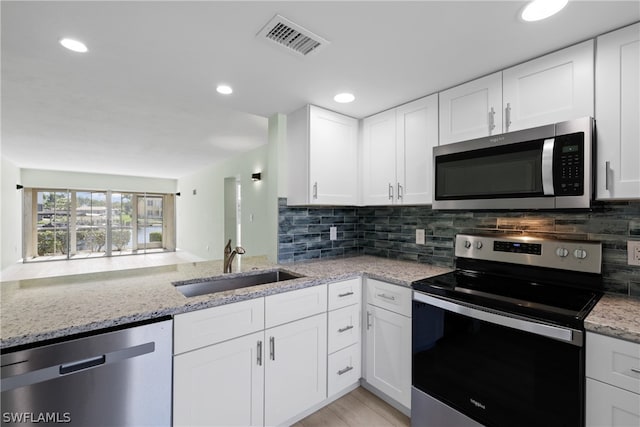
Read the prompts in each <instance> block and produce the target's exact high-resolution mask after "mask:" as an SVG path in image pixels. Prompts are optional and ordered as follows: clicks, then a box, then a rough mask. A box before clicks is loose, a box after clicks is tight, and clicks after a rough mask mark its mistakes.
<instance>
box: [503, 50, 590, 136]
mask: <svg viewBox="0 0 640 427" xmlns="http://www.w3.org/2000/svg"><path fill="white" fill-rule="evenodd" d="M593 83H594V81H593V40H589V41H586V42H584V43H580V44H578V45H575V46H571V47H569V48H566V49H563V50H560V51H557V52H554V53H551V54H549V55H545V56H543V57H540V58H537V59H534V60H532V61H529V62H525V63H524V64H520V65H516V66H515V67H512V68H508V69H506V70H504V71H503V72H502V84H503V86H502V88H503V105H504V108H505V118H504V124H505V126H504V128H505V130H504V131H505V132H511V131H514V130H520V129H526V128H529V127H534V126H541V125H546V124H551V123H556V122H561V121H565V120H571V119H577V118H579V117H585V116H589V117H593Z"/></svg>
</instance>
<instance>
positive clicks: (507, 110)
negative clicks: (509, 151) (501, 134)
mask: <svg viewBox="0 0 640 427" xmlns="http://www.w3.org/2000/svg"><path fill="white" fill-rule="evenodd" d="M504 124H505V128H506V129H505V132H509V126H511V103H510V102H507V108H505V109H504Z"/></svg>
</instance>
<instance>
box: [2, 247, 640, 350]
mask: <svg viewBox="0 0 640 427" xmlns="http://www.w3.org/2000/svg"><path fill="white" fill-rule="evenodd" d="M277 268H281V269H284V270H288V271H291V272H293V273H297V274H300V275H303V276H304V277H301V278H299V279H294V280H288V281H284V282H278V283H271V284H266V285H258V286H252V287H248V288H243V289H236V290H231V291H224V292H217V293H214V294H208V295H202V296H196V297H191V298H187V297H185V296H183V295H182V294H181V293H180V292H178V290H177V289H176V288H175V287H174V286H173V285H172V282H176V281H188V280H192V279H198V278H206V277H215V276H221V275H222V261H205V262H196V263H182V264H175V265H169V266H163V267H149V268H140V269H133V270H117V271H110V272H103V273H90V274H79V275H72V276H60V277H51V278H42V279H30V280H20V281H11V282H2V283H0V285H1V289H0V290H1V294H0V305H1V307H2V310H1V313H0V348H1V349H7V348H11V347H15V346H20V345H25V344H33V343H37V342H40V341H44V340H48V339H55V338H62V337H65V336H69V335H74V334H78V333H84V332H91V331H95V330H99V329H103V328H108V327H112V326H119V325H124V324H128V323H133V322H137V321H144V320H150V319H154V318H160V317H163V316H172V315H175V314H179V313H185V312H188V311H193V310H198V309H202V308H207V307H215V306H218V305H223V304H228V303H232V302H237V301H243V300H247V299H251V298H258V297H262V296H267V295H272V294H276V293H280V292H287V291H291V290H295V289H301V288H305V287H309V286H316V285H320V284H324V283H330V282H335V281H339V280H345V279H349V278H353V277H358V276H366V277H371V278H374V279H380V280H384V281H387V282H391V283H394V284H397V285H400V286H410V284H411V282H413V281H415V280H418V279H422V278H424V277H429V276H433V275H436V274H441V273H444V272H447V271H450V269H447V268H443V267H435V266H431V265H428V264H420V263H415V262H407V261H397V260H390V259H386V258H377V257H370V256H361V257H353V258H341V259H333V260H326V261H312V262H303V263H294V264H285V265H278V264H273V263H270V262H269V261H268V260H267V259H266V258H265V257H242V266H241V269H239V270H238V272H237V273H233V274H231V275H228V276H229V277H233V276H234V275H240V274H246V273H247V272H251V271H267V270H273V269H277ZM585 328H586V329H587V330H588V331H592V332H596V333H600V334H604V335H609V336H613V337H615V338H620V339H625V340H628V341H633V342H637V343H640V299H637V298H629V297H624V296H616V295H604V296H603V297H602V299H601V300H600V302H599V303H598V304H597V305H596V307H595V308H594V309H593V310H592V312H591V313H590V314H589V316H588V317H587V319H586V321H585Z"/></svg>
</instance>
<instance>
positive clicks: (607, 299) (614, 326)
mask: <svg viewBox="0 0 640 427" xmlns="http://www.w3.org/2000/svg"><path fill="white" fill-rule="evenodd" d="M584 326H585V329H586V330H587V331H591V332H596V333H599V334H602V335H609V336H611V337H614V338H620V339H623V340H627V341H632V342H636V343H640V299H638V298H633V297H625V296H618V295H609V294H607V295H604V296H603V297H602V298H601V299H600V301H599V302H598V304H597V305H596V306H595V307H594V308H593V310H591V313H589V316H587V319H586V320H585V325H584Z"/></svg>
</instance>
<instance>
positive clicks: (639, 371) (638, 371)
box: [631, 368, 640, 374]
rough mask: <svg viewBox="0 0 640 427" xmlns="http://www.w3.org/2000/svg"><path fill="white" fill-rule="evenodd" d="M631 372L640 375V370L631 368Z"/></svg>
mask: <svg viewBox="0 0 640 427" xmlns="http://www.w3.org/2000/svg"><path fill="white" fill-rule="evenodd" d="M631 372H635V373H636V374H640V369H636V368H631Z"/></svg>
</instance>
